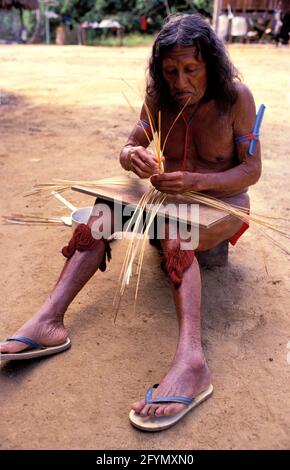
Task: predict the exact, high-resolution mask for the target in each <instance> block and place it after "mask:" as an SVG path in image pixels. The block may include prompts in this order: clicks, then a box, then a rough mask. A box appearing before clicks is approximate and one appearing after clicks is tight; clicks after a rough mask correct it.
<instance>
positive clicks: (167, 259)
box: [161, 238, 195, 287]
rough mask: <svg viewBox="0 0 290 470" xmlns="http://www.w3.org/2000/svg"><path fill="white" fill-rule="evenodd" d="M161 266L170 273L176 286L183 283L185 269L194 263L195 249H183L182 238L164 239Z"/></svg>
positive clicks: (170, 277)
mask: <svg viewBox="0 0 290 470" xmlns="http://www.w3.org/2000/svg"><path fill="white" fill-rule="evenodd" d="M161 246H162V258H161V267H162V269H163V270H164V271H165V272H166V273H167V274H168V277H169V279H170V280H171V282H172V283H173V285H174V287H179V286H180V285H181V284H182V279H183V275H184V273H185V271H187V269H188V268H189V267H190V266H191V265H192V263H193V261H194V258H195V253H194V251H193V250H183V249H182V248H181V244H180V239H179V238H177V239H175V240H172V239H170V240H162V241H161Z"/></svg>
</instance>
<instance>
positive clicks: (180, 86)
mask: <svg viewBox="0 0 290 470" xmlns="http://www.w3.org/2000/svg"><path fill="white" fill-rule="evenodd" d="M175 88H176V89H177V90H179V91H182V90H185V88H186V77H185V75H184V73H182V72H179V73H178V75H177V76H176V81H175Z"/></svg>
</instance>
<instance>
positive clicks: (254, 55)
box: [0, 46, 290, 449]
mask: <svg viewBox="0 0 290 470" xmlns="http://www.w3.org/2000/svg"><path fill="white" fill-rule="evenodd" d="M149 53H150V50H149V48H136V49H126V48H122V49H113V48H112V49H104V48H103V49H101V48H86V47H82V48H80V47H74V46H71V47H70V46H67V47H57V46H56V47H49V48H47V47H45V46H30V47H28V46H0V68H1V75H0V90H1V103H2V104H1V106H0V115H1V127H0V129H1V140H0V165H1V186H0V200H1V215H3V214H4V215H7V214H11V213H12V212H20V213H25V212H37V213H39V214H46V215H48V214H49V215H55V214H58V215H59V214H65V213H67V212H66V211H65V209H63V207H62V206H61V205H60V203H58V202H57V201H56V200H43V199H39V198H36V197H30V198H24V197H23V193H24V192H25V191H26V190H27V189H30V188H31V187H32V185H33V184H34V183H36V182H45V181H49V180H51V179H52V178H57V177H59V178H70V179H73V178H76V179H79V178H81V179H93V178H99V177H106V176H116V175H118V174H119V172H120V168H119V164H118V154H119V149H120V147H121V146H122V144H123V143H124V141H125V139H126V136H127V134H128V132H129V130H130V128H131V126H132V124H133V122H134V121H135V119H136V116H134V113H133V112H132V111H131V110H130V109H129V107H128V105H127V104H126V102H125V101H124V98H123V96H122V93H121V92H122V91H124V92H126V93H127V94H128V96H129V98H130V100H131V102H133V103H134V105H135V106H136V109H138V106H139V104H140V100H139V98H138V97H137V95H136V96H135V95H134V94H133V93H132V92H131V91H130V90H129V88H128V86H127V85H126V84H124V82H123V81H122V79H126V80H127V82H128V83H129V84H131V85H132V86H133V87H135V88H138V86H139V84H140V83H141V84H142V81H143V80H144V69H145V65H146V61H147V58H148V56H149ZM230 53H231V56H232V58H233V60H234V61H235V63H236V65H237V66H238V67H239V68H240V70H241V71H242V72H243V76H244V79H245V81H246V83H248V85H249V86H250V87H251V88H252V90H253V92H254V95H255V99H256V103H257V105H259V104H260V103H265V104H266V105H267V111H266V115H265V119H264V123H263V137H262V145H263V160H264V169H263V176H262V178H261V180H260V182H259V183H258V184H257V185H256V186H255V187H253V188H252V189H251V197H252V207H253V208H255V209H256V210H260V211H261V212H269V213H272V214H277V213H279V214H281V215H283V216H284V217H285V216H288V215H289V212H288V211H289V201H288V202H287V192H288V191H289V170H288V165H289V130H290V126H289V99H290V95H289V81H288V76H287V73H286V70H287V67H288V66H289V59H290V50H289V49H287V48H279V49H275V48H274V47H272V46H243V47H241V46H233V47H232V48H231V49H230ZM67 198H68V199H70V200H71V201H72V202H74V203H75V204H76V205H77V206H79V207H81V206H87V205H90V204H91V203H92V202H93V200H92V198H90V197H89V196H84V195H81V194H78V193H72V192H71V193H67ZM69 237H70V229H69V228H67V227H61V226H59V227H39V226H38V227H35V228H31V227H29V226H12V225H3V223H2V224H1V227H0V240H1V270H2V273H1V287H2V289H1V317H0V318H1V337H2V338H4V337H6V336H7V335H9V334H11V333H13V331H14V330H15V329H16V328H17V327H18V326H20V325H21V324H22V323H23V322H24V321H25V320H27V319H28V318H29V317H30V316H31V315H32V314H33V313H34V312H35V310H36V309H37V308H38V306H39V305H40V304H41V302H42V301H43V299H44V298H45V296H46V295H47V294H48V293H49V291H50V289H51V288H52V287H53V285H54V283H55V281H56V278H57V275H58V273H59V271H60V269H61V267H62V265H63V261H64V260H63V257H62V256H61V254H60V250H61V248H62V246H63V245H64V244H65V243H66V242H67V240H68V239H69ZM125 247H126V241H118V242H116V243H115V244H114V247H113V261H112V262H111V264H110V265H109V269H108V270H107V271H106V273H104V274H102V273H100V272H98V273H97V274H96V275H95V277H94V278H93V279H92V280H91V281H90V282H89V283H88V285H87V286H86V287H85V288H84V289H83V290H82V292H81V293H80V294H79V296H78V297H77V299H76V300H75V301H74V303H73V304H72V305H71V307H70V309H69V312H68V314H67V317H66V326H67V327H68V329H69V331H70V337H71V339H72V342H73V347H72V348H71V350H70V351H68V352H65V353H63V354H60V355H56V356H53V357H51V358H48V359H43V360H34V361H28V362H22V363H16V362H14V363H12V362H11V363H6V364H3V365H2V366H1V416H2V417H1V438H0V441H1V444H0V447H1V448H2V449H78V448H80V449H104V448H107V449H221V448H225V449H240V448H245V449H266V448H269V449H287V448H288V449H289V448H290V416H289V414H290V411H289V410H290V380H289V378H290V363H289V364H288V363H287V343H288V341H289V340H290V319H289V308H288V307H289V297H288V298H287V290H286V280H287V262H286V261H287V260H286V255H284V254H283V253H282V252H280V251H279V249H277V248H276V247H274V246H273V244H272V243H271V242H269V241H268V240H267V239H264V238H263V237H261V235H260V234H259V233H258V232H257V231H256V230H255V229H254V228H252V229H251V230H249V231H248V232H247V233H246V234H245V235H244V236H243V237H242V239H241V240H240V242H239V243H238V245H237V246H236V247H235V249H231V253H230V263H229V266H228V267H226V268H220V269H215V270H211V271H209V270H208V271H204V272H203V273H202V281H203V303H202V330H203V332H202V334H203V344H204V348H205V353H206V356H207V359H208V362H209V366H210V368H211V370H212V373H213V377H212V381H213V384H214V387H215V392H214V395H213V397H212V398H211V399H210V400H209V401H208V402H206V403H204V404H203V405H201V406H200V407H199V408H197V409H196V410H195V411H194V412H191V413H190V414H189V415H187V417H186V418H184V419H183V420H182V421H181V422H180V423H179V424H178V425H176V426H175V427H173V428H171V429H170V430H168V431H166V432H163V433H158V434H154V435H152V434H144V433H141V432H139V431H137V430H135V429H134V428H132V427H131V426H130V424H129V421H128V412H129V410H130V404H131V403H132V401H134V400H135V399H138V398H139V397H142V396H143V394H144V392H145V388H146V387H147V386H148V385H150V384H153V383H156V382H159V381H160V380H161V378H162V376H163V375H164V374H165V373H166V371H167V368H168V365H169V363H170V360H171V358H172V355H173V352H174V348H175V343H176V339H177V322H176V318H175V312H174V307H173V301H172V299H171V295H170V288H169V284H168V281H167V279H166V278H165V277H164V275H163V273H162V271H161V270H160V268H159V259H158V255H157V253H156V252H155V250H154V249H153V248H152V247H148V250H147V255H146V259H145V263H144V268H143V277H142V286H141V289H140V293H139V302H138V306H137V311H136V313H134V312H133V309H132V305H133V288H131V289H130V290H129V291H128V292H127V294H126V296H125V299H124V301H123V303H122V306H121V309H120V312H119V316H118V321H117V324H116V326H114V324H113V318H112V307H111V305H112V293H114V290H115V288H116V281H117V277H118V274H119V271H120V267H121V263H122V259H123V254H124V249H125ZM288 266H289V265H288ZM145 299H146V301H144V300H145ZM289 346H290V344H289ZM289 355H290V349H289ZM289 362H290V361H289Z"/></svg>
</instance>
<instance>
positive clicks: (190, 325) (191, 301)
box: [132, 198, 248, 416]
mask: <svg viewBox="0 0 290 470" xmlns="http://www.w3.org/2000/svg"><path fill="white" fill-rule="evenodd" d="M231 202H233V203H234V204H238V205H242V204H243V203H244V202H245V201H243V200H242V201H241V198H240V199H238V198H235V199H234V200H233V201H231ZM246 203H248V198H247V200H246ZM246 203H245V204H243V205H244V206H245V207H247V205H246ZM241 224H242V222H241V221H240V220H239V219H236V218H234V217H232V218H229V219H228V220H227V221H226V223H225V224H224V225H223V226H222V227H220V226H217V227H215V228H214V229H212V230H211V231H209V230H207V231H202V230H200V240H199V246H198V250H199V251H204V250H208V249H210V248H213V247H214V246H216V245H217V244H219V243H221V242H222V241H224V240H227V239H228V238H229V237H231V236H232V235H234V233H236V232H237V231H238V230H239V228H240V226H241ZM204 232H205V233H204ZM166 238H167V239H166V240H161V245H162V249H163V251H164V252H166V251H168V250H170V249H171V247H172V240H169V239H168V234H167V237H166ZM174 243H175V242H174V241H173V245H174ZM172 289H173V297H174V302H175V307H176V312H177V316H178V321H179V339H178V344H177V349H176V352H175V356H174V358H173V361H172V364H171V367H170V369H169V372H168V373H167V375H166V376H165V377H164V379H163V380H162V382H161V383H160V385H159V387H158V388H157V389H156V390H155V391H154V392H153V394H152V396H153V398H154V397H158V396H160V397H161V396H176V395H179V396H185V397H188V398H192V397H194V396H196V395H197V394H199V393H201V392H202V391H204V390H206V389H207V388H208V386H209V385H210V371H209V368H208V366H207V363H206V360H205V357H204V354H203V350H202V346H201V332H200V302H201V281H200V270H199V265H198V262H197V260H196V258H195V259H194V262H193V264H192V265H191V266H190V267H189V268H188V269H187V270H186V271H185V273H184V274H183V280H182V284H181V285H180V286H179V287H178V288H175V287H172ZM184 407H185V405H182V404H179V403H178V404H176V403H174V404H164V405H160V404H157V405H145V401H144V400H141V401H138V402H135V403H134V404H133V405H132V408H133V410H135V411H136V412H137V413H138V414H140V415H141V416H148V415H149V416H153V415H155V416H163V415H165V416H170V415H174V414H176V413H179V412H180V411H181V410H182V409H183V408H184Z"/></svg>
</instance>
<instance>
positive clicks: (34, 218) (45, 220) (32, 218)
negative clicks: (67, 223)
mask: <svg viewBox="0 0 290 470" xmlns="http://www.w3.org/2000/svg"><path fill="white" fill-rule="evenodd" d="M2 219H3V220H4V223H5V224H19V225H50V224H51V225H55V224H56V225H58V224H61V225H63V223H64V221H63V220H62V218H61V217H43V216H40V215H32V214H12V215H9V216H8V215H3V216H2Z"/></svg>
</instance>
